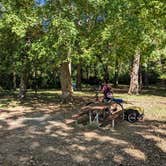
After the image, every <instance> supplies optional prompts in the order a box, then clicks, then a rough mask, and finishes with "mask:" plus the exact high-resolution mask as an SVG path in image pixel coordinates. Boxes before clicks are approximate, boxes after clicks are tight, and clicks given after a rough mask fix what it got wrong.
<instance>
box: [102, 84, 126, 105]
mask: <svg viewBox="0 0 166 166" xmlns="http://www.w3.org/2000/svg"><path fill="white" fill-rule="evenodd" d="M101 91H102V93H103V95H104V97H103V102H106V103H107V102H110V101H113V102H116V103H123V102H124V101H123V99H117V98H114V96H113V90H112V87H111V86H110V85H109V84H108V83H107V82H106V81H105V82H104V84H103V86H102V87H101Z"/></svg>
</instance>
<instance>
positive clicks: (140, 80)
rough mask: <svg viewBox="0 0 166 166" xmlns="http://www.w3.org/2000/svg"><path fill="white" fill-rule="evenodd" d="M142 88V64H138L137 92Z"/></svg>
mask: <svg viewBox="0 0 166 166" xmlns="http://www.w3.org/2000/svg"><path fill="white" fill-rule="evenodd" d="M142 88H143V81H142V66H141V65H140V69H139V92H141V91H142Z"/></svg>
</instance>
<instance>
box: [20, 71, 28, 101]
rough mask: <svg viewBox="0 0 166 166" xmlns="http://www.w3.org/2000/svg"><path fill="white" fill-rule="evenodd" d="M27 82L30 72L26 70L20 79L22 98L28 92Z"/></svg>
mask: <svg viewBox="0 0 166 166" xmlns="http://www.w3.org/2000/svg"><path fill="white" fill-rule="evenodd" d="M27 82H28V72H26V70H24V71H23V72H22V74H21V80H20V90H19V98H20V99H23V98H25V95H26V92H27Z"/></svg>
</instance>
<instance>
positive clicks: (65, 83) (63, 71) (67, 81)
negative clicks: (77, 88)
mask: <svg viewBox="0 0 166 166" xmlns="http://www.w3.org/2000/svg"><path fill="white" fill-rule="evenodd" d="M70 65H71V64H70V62H63V63H62V64H61V67H60V82H61V90H62V100H63V102H68V101H71V99H72V93H73V87H72V82H71V71H70V69H71V68H70Z"/></svg>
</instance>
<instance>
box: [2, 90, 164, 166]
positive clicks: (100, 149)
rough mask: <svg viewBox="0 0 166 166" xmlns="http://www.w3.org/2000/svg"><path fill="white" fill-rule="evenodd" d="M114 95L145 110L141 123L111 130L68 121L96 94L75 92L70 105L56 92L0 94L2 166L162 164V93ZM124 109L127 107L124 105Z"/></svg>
mask: <svg viewBox="0 0 166 166" xmlns="http://www.w3.org/2000/svg"><path fill="white" fill-rule="evenodd" d="M115 94H116V95H115V97H120V98H123V99H125V100H128V101H131V102H133V103H134V104H135V105H136V106H141V107H143V108H144V109H145V119H144V122H137V123H134V124H131V123H128V122H127V121H122V122H119V123H117V125H116V126H115V129H114V130H113V129H111V128H110V127H104V128H93V129H92V128H87V127H83V126H75V127H73V126H71V125H68V124H66V119H68V118H70V117H71V116H72V115H73V114H75V113H77V112H78V111H79V110H80V108H81V106H83V105H85V103H88V101H91V100H93V99H94V95H95V94H94V92H76V93H75V97H74V98H75V100H74V103H70V104H62V103H60V96H59V95H60V92H58V91H53V90H52V91H46V90H45V91H39V92H38V95H37V96H36V95H35V94H34V93H33V92H29V93H28V95H27V99H26V100H24V101H22V102H20V101H19V100H17V97H16V94H15V93H13V94H11V93H7V92H6V93H3V94H1V95H0V166H56V165H57V166H65V165H66V166H70V165H71V166H74V165H75V166H77V165H80V166H81V165H83V166H84V165H85V166H88V165H89V166H91V165H92V166H98V165H100V166H102V165H103V166H107V165H108V166H116V165H117V166H120V165H121V166H141V165H143V166H144V165H145V166H146V165H147V166H165V165H166V91H164V90H161V91H159V90H156V89H147V90H145V91H143V94H142V95H138V96H129V95H127V93H126V89H125V88H124V89H123V88H121V89H116V90H115ZM124 107H127V105H124Z"/></svg>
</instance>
